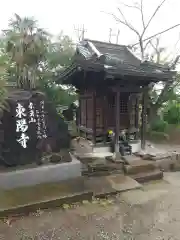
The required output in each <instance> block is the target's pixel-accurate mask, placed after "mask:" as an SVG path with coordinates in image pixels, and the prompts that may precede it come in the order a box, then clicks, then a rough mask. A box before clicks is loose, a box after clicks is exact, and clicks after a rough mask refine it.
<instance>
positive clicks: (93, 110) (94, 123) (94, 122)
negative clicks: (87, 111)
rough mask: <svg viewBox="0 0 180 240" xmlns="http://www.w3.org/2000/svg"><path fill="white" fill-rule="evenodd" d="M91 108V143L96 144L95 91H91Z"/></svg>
mask: <svg viewBox="0 0 180 240" xmlns="http://www.w3.org/2000/svg"><path fill="white" fill-rule="evenodd" d="M92 98H93V109H92V114H93V119H92V120H93V127H92V129H93V133H92V134H93V144H94V145H96V91H95V90H94V91H93V95H92Z"/></svg>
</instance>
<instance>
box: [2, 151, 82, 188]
mask: <svg viewBox="0 0 180 240" xmlns="http://www.w3.org/2000/svg"><path fill="white" fill-rule="evenodd" d="M71 157H72V161H71V162H67V163H58V164H49V165H41V166H38V167H34V168H29V169H22V170H15V171H8V172H7V171H6V172H1V173H0V188H2V189H12V188H18V187H26V186H33V185H37V184H41V183H53V182H60V181H64V180H68V179H72V178H76V177H80V176H81V169H82V167H81V163H80V161H78V160H77V159H76V158H75V157H74V156H73V155H71Z"/></svg>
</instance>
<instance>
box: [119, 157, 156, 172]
mask: <svg viewBox="0 0 180 240" xmlns="http://www.w3.org/2000/svg"><path fill="white" fill-rule="evenodd" d="M155 168H156V166H155V165H154V163H153V162H152V161H145V160H137V161H134V162H132V163H131V164H130V165H124V172H125V173H126V174H138V173H142V172H149V171H153V170H155Z"/></svg>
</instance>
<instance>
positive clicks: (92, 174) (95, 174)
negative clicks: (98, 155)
mask: <svg viewBox="0 0 180 240" xmlns="http://www.w3.org/2000/svg"><path fill="white" fill-rule="evenodd" d="M112 174H123V171H122V170H113V171H95V172H89V171H83V172H82V176H88V177H101V176H109V175H112Z"/></svg>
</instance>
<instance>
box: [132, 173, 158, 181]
mask: <svg viewBox="0 0 180 240" xmlns="http://www.w3.org/2000/svg"><path fill="white" fill-rule="evenodd" d="M131 177H132V178H133V179H134V180H136V181H137V182H139V183H145V182H149V181H152V180H160V179H162V178H163V172H162V171H160V170H154V171H152V172H146V173H138V174H135V175H131Z"/></svg>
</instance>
